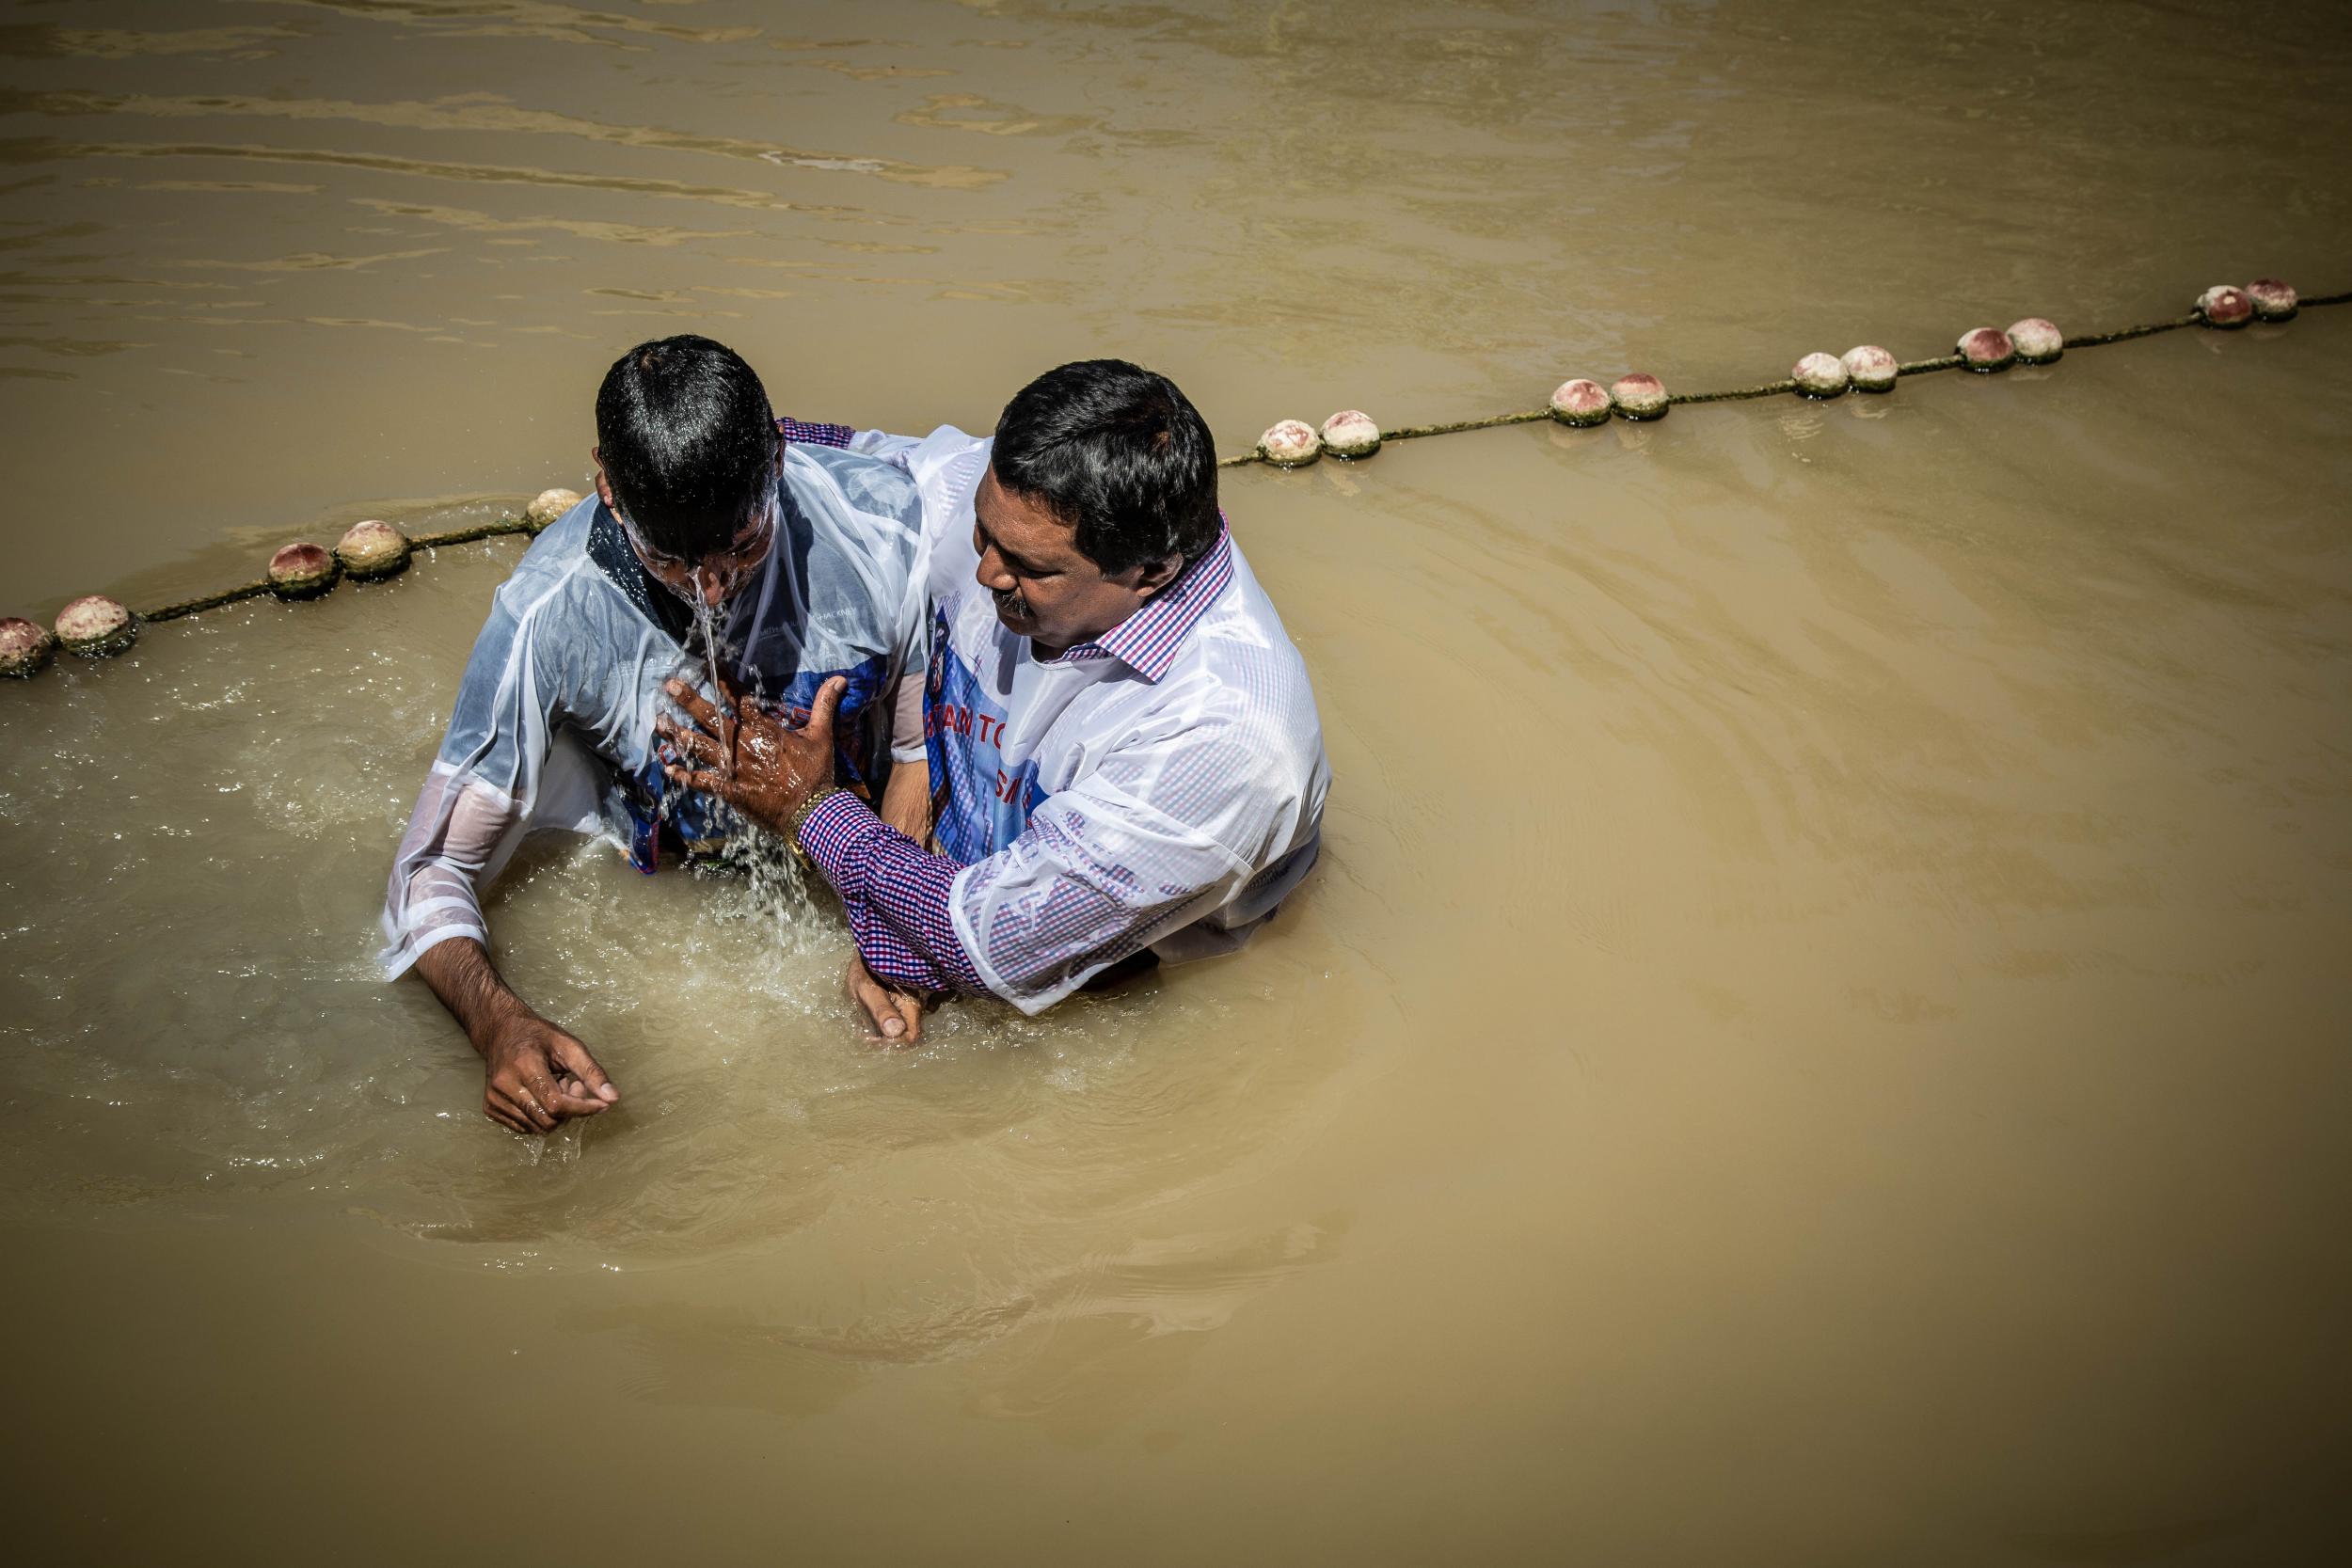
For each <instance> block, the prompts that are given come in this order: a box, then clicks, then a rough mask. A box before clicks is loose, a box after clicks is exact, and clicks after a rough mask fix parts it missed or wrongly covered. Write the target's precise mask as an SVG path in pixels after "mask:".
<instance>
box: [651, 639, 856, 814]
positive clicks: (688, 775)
mask: <svg viewBox="0 0 2352 1568" xmlns="http://www.w3.org/2000/svg"><path fill="white" fill-rule="evenodd" d="M848 689H850V683H849V682H848V681H847V680H846V679H844V678H843V677H841V676H839V675H835V676H834V677H833V678H832V679H831V680H829V681H827V682H825V684H824V685H823V686H820V687H818V689H817V701H816V703H815V704H814V705H812V706H811V707H810V708H809V712H808V721H807V722H806V723H804V724H801V725H797V726H795V725H791V724H787V723H786V722H784V721H782V720H781V719H778V718H776V717H775V716H774V715H772V714H769V713H765V712H762V711H761V710H760V708H759V707H758V706H757V705H755V704H749V703H746V702H744V701H743V699H742V697H741V696H740V695H739V694H738V693H737V691H736V689H735V688H734V687H732V686H729V685H728V684H727V683H726V681H725V680H724V679H721V681H720V682H719V695H720V697H721V698H722V699H723V702H724V703H725V707H724V708H720V707H716V706H713V705H711V703H710V702H709V701H708V700H707V699H706V698H705V697H704V696H703V694H702V693H701V692H699V691H696V690H695V689H693V688H692V687H691V686H689V685H687V684H686V683H685V682H684V681H680V680H673V681H671V682H669V683H668V684H667V685H666V686H665V687H663V690H665V691H666V692H668V693H669V697H670V700H671V701H672V702H674V703H675V704H677V705H678V706H679V707H680V708H681V709H683V710H684V711H685V714H686V716H687V718H689V719H691V720H692V721H693V725H692V727H691V728H689V727H688V726H687V725H684V724H681V723H679V722H677V721H675V720H674V719H672V718H670V717H669V716H668V715H666V714H664V715H660V716H659V717H657V718H656V719H655V720H654V721H653V723H654V729H655V730H656V732H657V733H659V734H660V736H662V737H663V738H664V739H666V740H668V741H669V742H670V744H671V745H673V746H675V748H677V751H678V753H679V755H681V756H684V757H686V758H688V759H689V760H691V762H692V763H693V765H694V766H693V767H691V768H682V767H678V766H676V765H675V764H673V765H670V766H667V767H664V768H662V772H663V773H664V774H666V775H667V776H668V777H669V779H670V782H671V783H673V784H683V785H685V786H686V787H687V788H689V789H698V790H700V791H702V792H703V793H704V794H706V795H714V796H716V797H718V798H719V799H720V800H724V801H725V802H726V803H727V804H729V805H731V806H733V807H734V808H735V809H736V810H738V811H739V812H741V813H742V814H743V815H744V816H748V817H750V818H751V819H752V820H753V821H755V822H756V823H758V824H759V825H760V826H761V827H764V828H766V829H768V830H769V831H770V832H776V833H783V832H789V831H790V828H791V824H792V816H793V814H794V813H795V812H797V811H799V810H800V809H801V805H802V802H803V801H805V800H807V799H808V798H809V797H810V796H811V795H814V794H815V793H817V791H818V790H819V789H821V788H823V787H824V786H825V785H826V784H831V783H832V782H833V723H834V714H835V713H837V712H838V711H839V710H840V707H841V695H842V693H843V692H845V691H847V690H848Z"/></svg>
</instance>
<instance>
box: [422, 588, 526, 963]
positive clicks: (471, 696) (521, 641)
mask: <svg viewBox="0 0 2352 1568" xmlns="http://www.w3.org/2000/svg"><path fill="white" fill-rule="evenodd" d="M522 587H523V585H522V584H520V583H519V582H516V581H510V582H509V584H508V585H507V586H506V587H505V588H502V589H501V591H500V593H499V594H498V596H497V598H496V599H495V600H494V601H493V604H492V608H491V611H490V617H489V619H488V620H487V621H486V622H485V623H484V625H483V627H482V632H481V635H480V636H479V637H477V638H476V639H475V640H474V646H473V654H472V656H471V657H469V659H468V660H467V663H466V673H465V676H464V678H463V679H462V680H461V681H460V682H459V683H458V688H457V701H456V704H455V705H454V706H453V709H452V712H451V715H450V721H449V730H448V732H447V734H446V735H445V736H443V738H442V741H441V750H440V753H439V754H438V755H437V757H436V758H435V759H434V762H433V768H432V770H431V772H429V773H428V774H427V775H426V776H425V781H424V787H423V788H422V789H421V791H419V793H418V795H417V803H416V807H415V809H414V810H413V811H412V812H411V813H410V814H409V818H408V831H407V832H406V833H405V834H404V835H403V836H402V838H401V841H400V850H399V853H398V854H397V855H396V856H395V857H394V858H393V861H392V872H391V878H390V882H389V886H388V887H387V889H386V892H385V898H384V915H383V927H384V937H385V942H386V945H385V947H384V950H383V951H382V952H381V953H380V954H379V955H378V958H379V961H380V962H381V963H382V965H383V968H384V972H385V974H386V976H387V977H388V978H390V977H396V976H398V975H400V974H403V973H405V971H406V970H407V969H408V967H409V966H410V965H411V964H413V963H415V962H416V961H417V958H419V956H420V955H421V954H423V953H424V952H426V951H427V950H428V949H430V948H432V947H433V946H435V945H436V944H437V943H439V942H447V941H449V940H450V939H451V938H453V937H472V938H473V939H474V940H475V941H477V942H487V941H488V930H487V927H486V926H485V922H484V920H483V917H482V902H481V897H480V894H479V889H480V887H481V885H482V884H483V883H485V882H486V881H487V880H489V879H491V878H492V877H495V876H496V875H497V874H498V872H499V871H500V869H501V867H503V866H504V865H505V863H506V861H507V858H508V857H509V856H510V855H512V854H513V853H514V850H515V846H516V844H517V843H518V842H519V841H520V840H521V838H522V835H523V832H524V830H525V828H526V827H527V826H528V824H529V821H530V818H531V815H532V806H533V804H534V802H535V801H536V799H537V796H538V793H539V787H540V783H541V778H542V775H543V773H544V771H545V768H546V764H547V760H548V749H549V744H550V737H551V735H552V731H553V710H554V707H555V698H554V693H555V691H556V690H557V689H559V687H560V684H561V682H562V679H563V671H562V669H561V667H560V659H559V658H558V657H557V652H556V650H552V649H549V648H548V647H546V646H544V645H543V641H544V640H543V639H542V638H541V637H540V636H539V635H538V633H539V629H540V627H539V617H538V616H537V615H536V614H535V613H533V610H532V607H526V606H518V605H517V602H516V601H517V599H518V598H519V597H520V596H521V594H520V590H521V588H522Z"/></svg>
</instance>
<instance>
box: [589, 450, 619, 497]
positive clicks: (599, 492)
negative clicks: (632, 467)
mask: <svg viewBox="0 0 2352 1568" xmlns="http://www.w3.org/2000/svg"><path fill="white" fill-rule="evenodd" d="M588 457H589V460H590V461H591V462H593V463H595V464H596V499H598V500H600V501H602V502H604V509H605V510H606V511H607V512H618V511H619V510H620V507H619V506H618V505H617V504H615V503H614V501H613V499H612V481H611V480H609V479H607V478H605V477H604V449H603V448H602V447H590V448H589V449H588Z"/></svg>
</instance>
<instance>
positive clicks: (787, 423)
mask: <svg viewBox="0 0 2352 1568" xmlns="http://www.w3.org/2000/svg"><path fill="white" fill-rule="evenodd" d="M776 430H777V432H778V433H779V434H780V435H782V436H784V438H785V439H786V440H787V441H797V442H799V443H800V444H801V445H802V446H804V447H846V446H848V445H849V444H850V441H851V440H853V439H854V438H855V437H856V436H857V431H856V430H855V428H853V427H852V426H850V425H846V424H810V423H809V422H807V421H806V420H777V421H776Z"/></svg>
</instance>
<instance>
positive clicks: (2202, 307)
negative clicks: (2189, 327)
mask: <svg viewBox="0 0 2352 1568" xmlns="http://www.w3.org/2000/svg"><path fill="white" fill-rule="evenodd" d="M2197 314H2198V315H2199V316H2200V317H2201V319H2202V320H2203V321H2204V324H2205V325H2207V326H2218V327H2223V328H2228V327H2233V326H2244V325H2246V324H2247V323H2248V322H2249V321H2251V320H2253V319H2254V302H2253V301H2252V300H2251V299H2249V298H2248V297H2247V294H2246V291H2245V290H2244V289H2241V288H2239V287H2238V286H2237V285H2236V284H2234V283H2216V284H2215V285H2214V286H2213V287H2212V288H2210V289H2207V290H2206V291H2205V292H2204V293H2201V294H2199V295H2198V296H2197Z"/></svg>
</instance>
